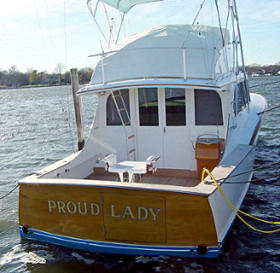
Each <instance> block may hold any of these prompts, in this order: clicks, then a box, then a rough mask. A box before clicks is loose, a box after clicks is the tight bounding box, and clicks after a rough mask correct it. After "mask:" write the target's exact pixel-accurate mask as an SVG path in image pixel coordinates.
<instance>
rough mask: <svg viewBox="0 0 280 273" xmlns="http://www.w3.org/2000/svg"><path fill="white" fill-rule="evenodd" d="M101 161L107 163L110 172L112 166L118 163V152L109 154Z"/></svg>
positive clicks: (106, 166)
mask: <svg viewBox="0 0 280 273" xmlns="http://www.w3.org/2000/svg"><path fill="white" fill-rule="evenodd" d="M101 161H103V162H104V163H105V164H106V165H105V170H106V171H107V172H108V170H109V168H110V166H112V165H114V164H116V163H117V156H116V154H109V155H106V156H105V157H104V158H102V159H101Z"/></svg>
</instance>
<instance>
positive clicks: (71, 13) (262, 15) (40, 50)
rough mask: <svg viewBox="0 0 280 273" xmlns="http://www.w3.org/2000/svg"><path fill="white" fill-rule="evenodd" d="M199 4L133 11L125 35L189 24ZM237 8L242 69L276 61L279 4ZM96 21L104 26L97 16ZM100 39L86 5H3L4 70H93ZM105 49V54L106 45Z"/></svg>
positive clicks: (242, 3) (60, 1) (241, 2)
mask: <svg viewBox="0 0 280 273" xmlns="http://www.w3.org/2000/svg"><path fill="white" fill-rule="evenodd" d="M201 2H202V0H167V1H163V2H160V3H153V4H149V5H141V6H140V5H139V6H138V7H134V8H133V9H132V10H131V12H130V13H129V14H128V20H127V21H126V24H125V31H126V34H132V33H135V32H137V31H139V30H140V29H142V30H143V29H145V28H148V27H151V26H154V25H157V24H158V23H162V21H163V23H165V24H170V23H191V22H192V20H193V18H194V15H195V13H196V11H197V10H198V8H199V5H200V3H201ZM206 2H210V0H206ZM212 2H214V1H212ZM220 2H225V0H220ZM237 3H238V10H239V18H240V23H241V31H242V38H243V46H244V51H245V62H246V64H253V63H257V64H261V65H264V64H275V63H276V62H280V46H279V44H280V0H262V1H260V0H237ZM178 7H179V9H178ZM209 7H210V9H208V10H207V11H205V12H204V13H202V14H201V16H202V17H203V18H204V19H202V18H201V19H199V21H200V23H207V22H210V23H211V21H215V18H213V14H214V12H213V13H212V15H209V12H210V11H211V10H212V11H214V10H215V6H214V5H213V4H209ZM206 18H207V19H206ZM100 20H101V21H100V22H101V25H102V26H103V25H104V21H102V19H101V17H100ZM164 20H165V21H164ZM203 20H204V21H205V22H204V21H203ZM122 35H123V34H122ZM101 40H102V37H101V35H100V33H99V31H98V29H97V27H96V25H95V24H94V22H93V20H92V17H91V15H90V13H89V11H88V9H87V6H86V0H14V1H5V2H4V1H2V3H1V9H0V69H2V70H5V69H8V68H9V67H11V66H12V65H15V66H17V68H18V69H19V70H20V71H22V72H25V71H26V70H27V69H29V68H33V69H37V70H39V71H43V70H47V71H48V72H53V71H54V69H55V67H56V65H57V64H58V63H62V64H63V66H64V67H65V68H67V69H70V68H72V67H78V68H82V67H86V66H91V67H94V64H95V63H96V61H97V59H96V58H88V55H90V54H93V53H99V52H101V43H100V41H101ZM103 47H104V49H106V46H105V44H103Z"/></svg>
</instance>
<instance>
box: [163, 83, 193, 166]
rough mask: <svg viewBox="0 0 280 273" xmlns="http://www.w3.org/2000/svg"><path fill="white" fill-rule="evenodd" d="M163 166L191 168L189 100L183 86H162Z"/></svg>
mask: <svg viewBox="0 0 280 273" xmlns="http://www.w3.org/2000/svg"><path fill="white" fill-rule="evenodd" d="M161 91H162V96H161V97H162V105H163V106H164V107H163V108H164V109H163V112H162V113H163V154H164V168H166V169H188V170H190V169H192V165H193V149H192V143H191V140H190V126H189V124H188V123H189V121H190V118H189V117H188V114H187V113H189V111H187V110H188V107H189V106H190V103H187V102H190V100H189V99H188V98H187V95H188V92H186V89H185V88H163V89H162V90H161Z"/></svg>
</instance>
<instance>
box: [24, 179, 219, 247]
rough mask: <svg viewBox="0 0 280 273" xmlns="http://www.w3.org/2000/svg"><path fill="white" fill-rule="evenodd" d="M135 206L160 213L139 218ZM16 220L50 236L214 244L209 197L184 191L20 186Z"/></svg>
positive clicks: (215, 238)
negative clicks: (53, 234) (155, 215)
mask: <svg viewBox="0 0 280 273" xmlns="http://www.w3.org/2000/svg"><path fill="white" fill-rule="evenodd" d="M50 201H51V202H50ZM92 204H94V205H92ZM112 204H113V205H114V212H113V213H114V214H113V215H114V216H120V217H112V207H111V205H112ZM85 206H86V213H85ZM91 206H92V208H91ZM96 206H98V207H99V211H98V213H97V211H96ZM127 207H129V209H127ZM139 207H142V208H145V209H148V208H152V209H153V212H154V213H155V212H156V210H157V209H160V211H159V213H158V215H157V217H156V218H155V219H156V221H153V220H152V214H151V212H150V213H149V215H148V216H147V218H145V217H144V216H143V214H144V213H145V209H142V211H141V213H142V214H141V215H140V216H139V215H138V212H137V210H138V208H139ZM140 210H141V209H140ZM81 212H82V213H81ZM131 215H133V216H131ZM132 218H133V219H132ZM142 218H145V219H142ZM19 222H20V225H28V226H29V227H31V228H35V229H39V230H43V231H47V232H50V233H55V234H60V235H66V236H72V237H77V238H83V239H90V240H100V241H104V240H108V241H117V242H125V243H137V244H154V245H157V244H159V245H174V246H180V245H182V246H183V245H185V246H191V245H200V244H203V245H209V246H213V245H217V237H216V231H215V226H214V221H213V217H212V212H211V209H210V206H209V203H208V199H207V197H205V196H196V195H191V194H186V193H173V192H161V191H150V190H139V189H125V188H113V187H107V188H106V187H104V188H103V187H95V186H85V185H81V186H80V185H67V186H66V185H59V184H51V185H48V184H21V185H20V196H19Z"/></svg>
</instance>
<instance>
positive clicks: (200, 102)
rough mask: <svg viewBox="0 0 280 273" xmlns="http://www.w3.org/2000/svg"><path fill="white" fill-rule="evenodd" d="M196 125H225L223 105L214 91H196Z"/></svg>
mask: <svg viewBox="0 0 280 273" xmlns="http://www.w3.org/2000/svg"><path fill="white" fill-rule="evenodd" d="M194 95H195V125H223V113H222V103H221V99H220V96H219V94H218V93H217V92H216V91H213V90H202V89H195V93H194Z"/></svg>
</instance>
